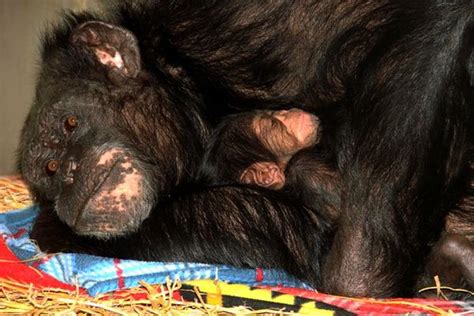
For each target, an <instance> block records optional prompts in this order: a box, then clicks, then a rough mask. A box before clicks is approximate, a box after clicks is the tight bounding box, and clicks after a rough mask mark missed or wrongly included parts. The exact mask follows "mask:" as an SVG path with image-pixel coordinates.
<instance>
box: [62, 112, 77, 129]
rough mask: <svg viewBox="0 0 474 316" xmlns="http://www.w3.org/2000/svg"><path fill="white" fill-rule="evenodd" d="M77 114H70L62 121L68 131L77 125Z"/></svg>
mask: <svg viewBox="0 0 474 316" xmlns="http://www.w3.org/2000/svg"><path fill="white" fill-rule="evenodd" d="M77 123H78V122H77V116H75V115H71V116H69V117H68V118H67V119H66V121H65V122H64V126H65V127H66V129H67V130H68V131H72V130H73V129H74V128H76V126H77Z"/></svg>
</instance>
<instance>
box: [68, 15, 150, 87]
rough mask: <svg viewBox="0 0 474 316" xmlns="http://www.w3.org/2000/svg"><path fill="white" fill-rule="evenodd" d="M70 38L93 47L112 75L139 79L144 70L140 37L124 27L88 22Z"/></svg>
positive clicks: (79, 43)
mask: <svg viewBox="0 0 474 316" xmlns="http://www.w3.org/2000/svg"><path fill="white" fill-rule="evenodd" d="M70 41H71V42H72V43H73V44H75V45H83V46H85V47H87V48H89V49H90V50H91V51H92V52H93V53H94V54H95V56H96V57H97V60H98V61H99V62H100V63H101V64H103V65H105V66H106V67H107V68H108V69H109V70H110V72H109V74H110V75H111V76H112V77H113V76H117V75H118V76H122V77H125V78H135V77H136V76H137V75H138V73H139V72H140V67H141V61H140V51H139V48H138V42H137V39H136V37H135V36H134V35H133V34H132V32H130V31H128V30H126V29H124V28H122V27H119V26H116V25H112V24H108V23H104V22H99V21H90V22H86V23H83V24H81V25H79V26H78V27H77V28H76V29H75V30H74V31H73V32H72V35H71V37H70Z"/></svg>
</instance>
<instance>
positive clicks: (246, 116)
mask: <svg viewBox="0 0 474 316" xmlns="http://www.w3.org/2000/svg"><path fill="white" fill-rule="evenodd" d="M321 130H322V128H321V125H320V121H319V119H318V117H316V116H314V115H312V114H309V113H307V112H304V111H302V110H299V109H291V110H288V111H287V110H284V111H252V112H247V113H240V114H235V115H230V116H228V117H227V118H226V119H225V120H223V121H222V122H221V124H219V125H218V126H217V128H216V129H215V130H214V132H213V134H212V135H211V139H210V141H209V146H208V147H207V150H206V153H205V155H204V159H203V163H202V165H201V170H200V174H201V177H203V178H205V179H206V181H209V182H210V183H212V184H216V185H218V184H230V183H236V182H239V183H243V184H249V185H256V186H260V187H265V188H268V189H273V190H279V189H283V188H284V189H285V190H286V191H288V192H289V193H290V194H291V195H293V196H297V197H298V198H299V199H300V200H302V201H303V202H304V203H305V204H306V205H308V206H311V207H312V208H314V209H318V210H320V211H323V210H324V211H327V213H328V214H327V215H328V216H330V217H331V219H333V220H335V219H336V218H337V214H336V212H337V210H338V209H339V207H338V204H339V200H340V192H339V181H338V179H339V175H338V173H337V172H336V167H335V163H334V159H333V157H332V155H331V153H330V150H329V149H328V148H327V147H328V146H326V145H325V144H323V142H322V141H321V139H322V138H321Z"/></svg>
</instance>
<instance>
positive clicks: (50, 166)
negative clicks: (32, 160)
mask: <svg viewBox="0 0 474 316" xmlns="http://www.w3.org/2000/svg"><path fill="white" fill-rule="evenodd" d="M58 168H59V162H58V161H57V160H50V161H48V163H47V164H46V173H47V174H48V176H52V175H54V174H55V173H56V171H57V170H58Z"/></svg>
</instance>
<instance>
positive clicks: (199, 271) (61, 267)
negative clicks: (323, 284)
mask: <svg viewBox="0 0 474 316" xmlns="http://www.w3.org/2000/svg"><path fill="white" fill-rule="evenodd" d="M37 213H38V208H37V207H30V208H27V209H25V210H21V211H14V212H8V213H4V214H0V233H1V234H3V236H4V239H5V242H6V244H7V246H8V247H9V248H10V249H11V250H12V251H13V253H14V254H15V255H16V256H17V257H18V258H19V259H21V260H25V261H27V262H29V263H30V264H31V265H33V266H34V267H35V268H38V269H40V270H42V271H44V272H46V273H48V274H49V275H52V276H53V277H55V278H56V279H58V280H59V281H61V282H64V283H67V284H78V285H79V286H80V287H81V288H84V289H86V290H87V292H88V293H89V294H91V295H97V294H99V293H105V292H110V291H114V290H118V289H122V288H129V287H134V286H138V285H140V283H139V281H140V280H143V281H145V282H147V283H150V284H156V283H158V284H159V283H165V282H166V280H167V279H168V278H171V279H172V280H174V279H179V280H181V281H186V280H202V279H211V280H214V279H216V280H217V279H219V280H223V281H227V282H238V283H241V284H247V285H284V286H290V287H301V288H309V286H307V285H306V284H305V283H303V282H301V281H298V280H297V279H295V278H294V277H292V276H290V275H288V274H286V273H285V272H283V271H281V270H274V269H272V270H262V269H240V268H236V267H232V266H226V265H210V264H202V263H182V262H173V263H163V262H143V261H136V260H119V259H111V258H102V257H96V256H90V255H84V254H72V253H61V254H56V255H53V256H45V255H44V254H41V253H40V251H39V249H38V248H37V246H36V245H35V244H34V243H33V242H32V241H31V240H30V239H29V236H28V232H29V230H30V229H31V225H32V223H33V221H34V219H35V217H36V215H37ZM36 257H42V258H41V259H39V260H33V261H31V259H32V258H36Z"/></svg>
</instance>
